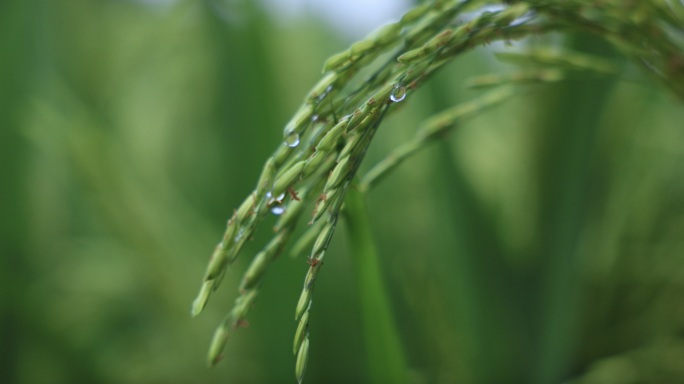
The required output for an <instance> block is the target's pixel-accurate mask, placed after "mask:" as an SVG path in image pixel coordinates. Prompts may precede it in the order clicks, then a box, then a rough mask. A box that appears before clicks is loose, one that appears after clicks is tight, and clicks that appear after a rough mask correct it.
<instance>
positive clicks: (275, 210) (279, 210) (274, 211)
mask: <svg viewBox="0 0 684 384" xmlns="http://www.w3.org/2000/svg"><path fill="white" fill-rule="evenodd" d="M283 212H285V207H283V206H282V205H276V206H275V207H273V208H271V213H272V214H274V215H276V216H280V215H282V214H283Z"/></svg>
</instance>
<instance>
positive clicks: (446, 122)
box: [191, 0, 684, 382]
mask: <svg viewBox="0 0 684 384" xmlns="http://www.w3.org/2000/svg"><path fill="white" fill-rule="evenodd" d="M493 3H499V2H496V1H485V0H465V1H460V0H450V1H449V0H437V1H432V2H429V3H426V4H423V5H420V6H418V7H416V8H414V9H413V10H411V11H409V12H407V13H406V14H405V15H404V16H403V17H402V19H401V20H400V21H399V22H396V23H392V24H389V25H386V26H384V27H382V28H380V29H378V30H377V31H375V32H373V33H371V34H370V35H368V36H367V37H366V38H365V39H363V40H361V41H358V42H356V43H354V44H352V45H350V47H349V48H348V49H346V50H344V51H343V52H340V53H337V54H335V55H333V56H332V57H330V58H329V59H328V60H327V61H326V62H325V64H324V66H323V72H324V75H323V77H322V78H321V79H320V80H319V81H318V82H317V83H316V84H315V85H314V86H313V87H312V89H311V90H310V91H309V92H308V93H307V95H306V96H305V97H304V101H303V103H302V104H301V105H300V107H299V108H298V109H297V110H296V112H295V113H294V114H293V116H292V118H291V119H290V120H289V121H288V122H287V123H286V124H285V127H284V129H283V140H284V141H283V143H282V144H281V145H279V146H278V148H277V149H276V150H275V152H274V153H273V155H272V156H271V157H269V159H268V161H267V162H266V164H265V165H264V168H263V171H262V174H261V176H260V177H259V180H258V182H257V185H256V187H255V189H254V190H253V191H252V192H251V193H250V194H249V195H248V196H247V197H246V198H245V200H244V201H243V202H242V203H241V204H240V206H239V207H238V208H237V209H235V210H234V212H233V215H232V217H231V218H230V220H228V223H227V225H226V231H225V233H224V235H223V237H222V239H221V241H220V242H219V244H218V245H217V246H216V248H215V250H214V252H213V254H212V256H211V258H210V261H209V263H208V266H207V269H206V272H205V275H204V279H203V282H202V286H201V289H200V292H199V294H198V296H197V298H196V299H195V301H194V302H193V305H192V309H191V313H192V314H193V315H197V314H198V313H200V312H201V310H202V309H203V308H204V306H205V305H206V303H207V301H208V299H209V297H210V295H211V292H212V291H213V290H215V289H216V288H217V287H218V286H219V284H220V282H221V279H222V277H223V276H224V275H225V273H226V269H227V268H228V266H229V265H230V264H232V263H234V262H235V261H236V259H237V257H238V256H239V253H240V250H241V249H242V247H243V246H244V244H245V242H246V241H248V240H249V239H250V238H251V237H252V236H253V234H254V233H255V232H256V230H257V228H258V224H259V223H260V221H262V220H263V218H264V217H266V215H268V213H269V212H271V211H273V212H279V213H280V214H281V216H280V218H279V220H278V222H277V223H276V225H275V228H274V229H275V231H276V234H275V236H274V237H273V238H272V239H271V241H270V242H269V243H268V244H267V245H266V246H265V247H264V248H263V249H262V251H260V252H259V253H257V255H255V256H254V258H253V260H252V263H251V264H250V266H249V267H248V269H247V270H246V272H245V275H244V276H243V278H242V280H241V283H240V292H241V294H240V296H239V297H238V298H237V299H236V301H235V304H234V306H233V308H232V309H231V310H230V312H229V314H228V315H227V316H226V318H225V319H224V321H223V322H222V323H221V324H220V326H219V327H218V328H217V329H216V331H215V333H214V337H213V340H212V343H211V346H210V351H209V356H208V360H209V363H210V365H214V364H216V362H218V361H219V360H220V358H221V354H222V350H223V347H224V345H225V343H226V339H227V337H228V335H229V334H230V332H232V330H233V329H234V328H236V327H238V326H240V325H246V321H245V316H246V315H247V313H248V312H249V309H250V308H251V306H252V305H253V304H254V302H255V300H256V297H257V296H258V293H259V290H260V287H261V284H262V282H263V281H264V280H263V279H264V275H265V273H266V272H267V270H268V268H269V266H270V265H271V264H272V262H273V260H274V259H275V258H276V257H277V256H278V255H279V254H280V253H281V252H282V251H283V249H284V248H285V247H286V245H287V243H288V240H289V239H290V237H291V235H292V232H293V231H294V228H295V225H296V224H297V221H298V218H299V217H300V216H301V215H302V212H303V210H304V208H305V207H307V206H309V205H311V204H315V208H314V211H313V213H312V220H311V222H310V224H313V225H312V227H310V228H309V230H308V231H306V232H305V233H304V235H302V237H301V238H300V240H299V241H297V243H296V245H295V247H294V248H293V252H292V253H293V254H297V253H301V252H302V249H303V248H304V247H308V248H311V253H310V256H309V261H308V263H309V268H308V270H307V274H306V278H305V284H304V289H303V291H302V294H301V296H300V299H299V302H298V304H297V307H296V310H295V318H296V319H297V320H299V325H298V328H297V333H296V336H295V343H294V346H293V351H294V352H295V353H296V354H297V363H296V377H297V380H298V381H299V382H301V380H302V379H303V375H304V371H305V368H306V363H307V359H308V356H309V345H310V343H309V336H310V335H309V332H308V322H309V319H310V310H311V308H312V300H311V298H312V295H313V288H314V284H315V281H316V277H317V275H318V272H319V271H320V268H321V266H322V265H323V257H324V255H325V252H326V249H327V247H328V245H329V243H330V240H331V239H332V236H333V235H334V232H335V228H336V225H337V220H338V217H339V213H340V209H341V207H342V205H343V202H344V198H345V196H346V193H347V192H348V190H349V187H350V185H351V180H352V178H353V177H354V176H355V175H356V173H357V171H358V169H359V165H360V164H361V162H362V160H363V157H364V155H365V152H366V150H367V148H368V147H369V145H370V144H371V141H372V138H373V136H374V134H375V132H376V131H377V129H378V127H379V125H380V123H381V122H382V120H383V118H384V117H385V116H386V115H387V114H389V113H392V112H393V111H394V110H395V109H396V108H394V107H393V105H394V104H395V103H398V102H401V101H403V100H405V99H406V98H407V97H410V96H411V95H412V94H413V92H414V91H415V90H416V89H417V88H419V86H420V85H421V84H422V82H424V81H426V80H428V79H429V78H430V77H431V76H432V75H433V74H435V73H436V72H437V71H438V70H439V69H441V68H442V67H443V66H444V65H445V64H446V63H448V62H450V61H451V60H452V59H453V58H454V57H457V56H458V55H460V54H463V53H465V52H467V51H469V50H472V49H475V48H476V47H478V46H480V45H485V44H488V43H490V42H492V41H497V40H502V41H504V42H510V41H514V40H518V39H522V38H526V37H528V36H531V35H538V34H543V33H547V32H551V31H562V32H566V31H583V32H589V33H593V34H597V35H599V36H602V37H603V38H605V39H607V40H608V41H610V42H611V43H613V45H614V46H615V47H616V48H617V49H618V50H619V51H621V52H622V53H624V54H625V55H626V56H628V57H631V58H632V59H634V60H635V62H637V63H638V64H639V65H641V66H642V67H644V68H645V69H646V70H647V71H648V72H650V73H651V74H652V77H654V78H655V79H657V81H660V82H662V83H663V84H665V85H666V86H668V87H669V88H670V89H671V90H672V91H673V93H675V94H676V95H677V96H679V97H681V98H684V54H683V53H682V48H681V47H682V46H684V45H683V44H682V43H681V41H676V39H675V38H674V37H671V38H664V37H663V36H673V35H672V34H668V31H669V30H668V28H670V29H672V28H674V29H676V30H677V31H678V33H680V34H681V32H682V19H681V17H682V15H684V9H682V10H681V12H679V11H680V10H677V11H676V12H675V11H673V10H672V9H671V8H670V7H669V6H668V5H667V4H666V2H665V1H650V2H627V1H622V0H609V1H603V2H601V3H600V4H599V3H596V2H590V1H581V0H552V1H549V0H527V1H515V2H511V3H513V4H511V5H510V6H508V7H505V8H504V9H503V10H501V11H497V12H488V11H484V12H479V13H476V15H475V16H474V17H472V18H471V19H470V20H468V21H466V22H463V21H457V18H458V17H459V16H460V15H461V14H462V13H464V12H470V11H476V10H477V8H478V7H480V6H482V5H484V4H493ZM678 12H679V13H678ZM678 17H680V18H678ZM675 35H676V34H675ZM678 44H679V45H678ZM644 46H648V47H649V48H651V47H655V49H644ZM381 55H383V57H387V56H389V59H387V61H386V62H385V63H384V64H383V65H380V66H379V68H378V69H377V70H376V71H375V72H374V73H373V74H371V75H370V76H368V77H367V78H366V79H363V80H362V81H360V82H358V81H356V78H357V77H359V76H360V75H359V74H360V73H361V72H362V71H361V70H362V69H363V68H364V67H367V66H368V65H370V64H371V63H373V62H374V61H375V60H376V58H377V57H379V56H381ZM499 57H500V58H502V59H503V60H508V61H511V60H515V61H517V62H519V63H528V64H529V63H531V64H535V65H541V66H543V67H545V68H542V69H539V70H534V71H526V72H520V73H518V74H514V75H509V76H508V77H506V76H499V77H491V76H490V77H488V78H480V79H479V80H478V81H477V82H476V85H479V86H484V85H487V86H492V85H501V84H506V83H512V84H523V83H526V82H534V83H551V82H554V81H559V80H561V79H565V78H566V76H567V73H568V71H591V72H595V73H604V74H612V73H614V72H615V70H616V68H615V67H614V66H613V65H612V63H608V62H605V61H603V60H601V59H596V58H593V57H589V56H587V55H583V54H574V53H568V52H565V53H563V54H560V55H558V54H555V53H549V52H543V51H539V50H538V51H535V52H530V53H528V54H526V55H520V54H516V55H513V54H503V55H500V56H499ZM673 80H674V81H673ZM515 92H516V91H515V88H513V87H511V86H504V87H499V88H497V89H494V90H493V91H491V92H490V93H487V94H485V95H483V96H481V97H479V98H477V99H475V100H472V101H470V102H467V103H464V104H461V105H459V106H456V107H453V108H450V109H447V110H445V111H443V112H440V113H438V114H436V115H435V116H434V117H432V118H430V119H428V120H426V121H425V122H424V123H423V124H421V126H420V128H419V130H418V132H417V133H416V135H415V136H414V138H413V139H412V140H411V141H409V142H407V143H405V144H403V145H401V146H400V147H398V148H397V149H395V150H394V151H392V152H391V153H390V154H389V155H388V156H387V157H386V158H385V159H384V160H382V161H381V162H380V163H378V164H377V165H376V166H375V167H373V168H372V169H371V170H370V171H369V172H368V173H367V174H366V175H365V176H364V177H363V179H362V180H361V183H360V187H361V191H362V192H363V191H367V190H369V189H370V188H372V186H373V185H375V184H376V183H377V182H379V181H380V180H381V179H382V178H383V177H385V176H386V175H387V174H388V173H389V172H391V170H392V169H394V168H395V167H396V166H397V165H398V164H400V163H401V162H402V161H403V160H404V159H406V158H408V157H409V156H411V155H412V154H413V153H415V152H417V151H418V150H420V149H422V148H425V147H426V146H427V145H428V144H429V143H430V142H431V141H432V140H434V139H435V138H437V137H440V136H441V135H442V134H444V133H445V132H447V131H448V130H449V129H451V128H453V127H454V126H456V125H457V124H458V123H459V122H461V121H463V120H464V119H466V118H468V117H470V116H473V115H474V114H476V113H479V112H481V111H483V110H485V109H486V108H488V107H490V106H492V105H495V104H498V103H500V102H502V101H503V100H506V99H508V98H510V97H511V96H513V95H514V94H515ZM301 143H304V145H300V144H301ZM297 183H302V184H300V185H301V186H302V187H301V188H299V191H295V189H294V186H295V185H296V184H297ZM319 192H320V194H319ZM287 194H290V198H291V199H300V200H301V201H298V200H291V201H290V203H289V204H284V200H285V199H286V195H287ZM283 211H284V212H283Z"/></svg>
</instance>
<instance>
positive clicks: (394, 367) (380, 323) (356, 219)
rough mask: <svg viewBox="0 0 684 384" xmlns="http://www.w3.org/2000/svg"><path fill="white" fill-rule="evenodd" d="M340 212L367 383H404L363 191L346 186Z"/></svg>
mask: <svg viewBox="0 0 684 384" xmlns="http://www.w3.org/2000/svg"><path fill="white" fill-rule="evenodd" d="M343 212H344V218H345V223H346V226H347V232H348V237H349V244H350V247H351V252H352V260H353V263H354V270H355V272H356V283H357V289H358V292H359V301H360V304H361V320H362V328H363V339H364V343H365V347H366V358H367V361H368V372H369V376H370V383H379V384H381V383H399V384H400V383H406V382H407V375H406V374H407V368H406V359H405V358H404V351H403V348H402V345H401V340H400V338H399V333H398V331H397V328H396V325H395V323H394V318H393V316H392V310H391V308H390V302H389V297H388V295H387V291H386V289H385V285H384V284H383V278H382V271H381V269H380V261H379V260H378V254H377V252H376V250H375V244H374V243H373V237H372V235H371V228H370V221H369V219H368V212H367V209H366V204H365V202H364V201H363V195H362V194H361V193H360V192H357V191H355V190H349V191H348V192H347V196H346V199H345V209H344V210H343Z"/></svg>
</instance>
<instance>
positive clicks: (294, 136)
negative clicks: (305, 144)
mask: <svg viewBox="0 0 684 384" xmlns="http://www.w3.org/2000/svg"><path fill="white" fill-rule="evenodd" d="M299 141H300V140H299V134H298V133H297V132H293V133H291V134H290V135H288V136H287V138H285V144H287V146H288V147H290V148H294V147H296V146H298V145H299Z"/></svg>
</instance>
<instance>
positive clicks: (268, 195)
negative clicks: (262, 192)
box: [266, 191, 271, 199]
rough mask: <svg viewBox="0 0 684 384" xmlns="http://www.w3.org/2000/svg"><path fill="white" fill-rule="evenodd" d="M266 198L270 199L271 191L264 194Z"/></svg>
mask: <svg viewBox="0 0 684 384" xmlns="http://www.w3.org/2000/svg"><path fill="white" fill-rule="evenodd" d="M266 198H267V199H270V198H271V191H268V192H266Z"/></svg>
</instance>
